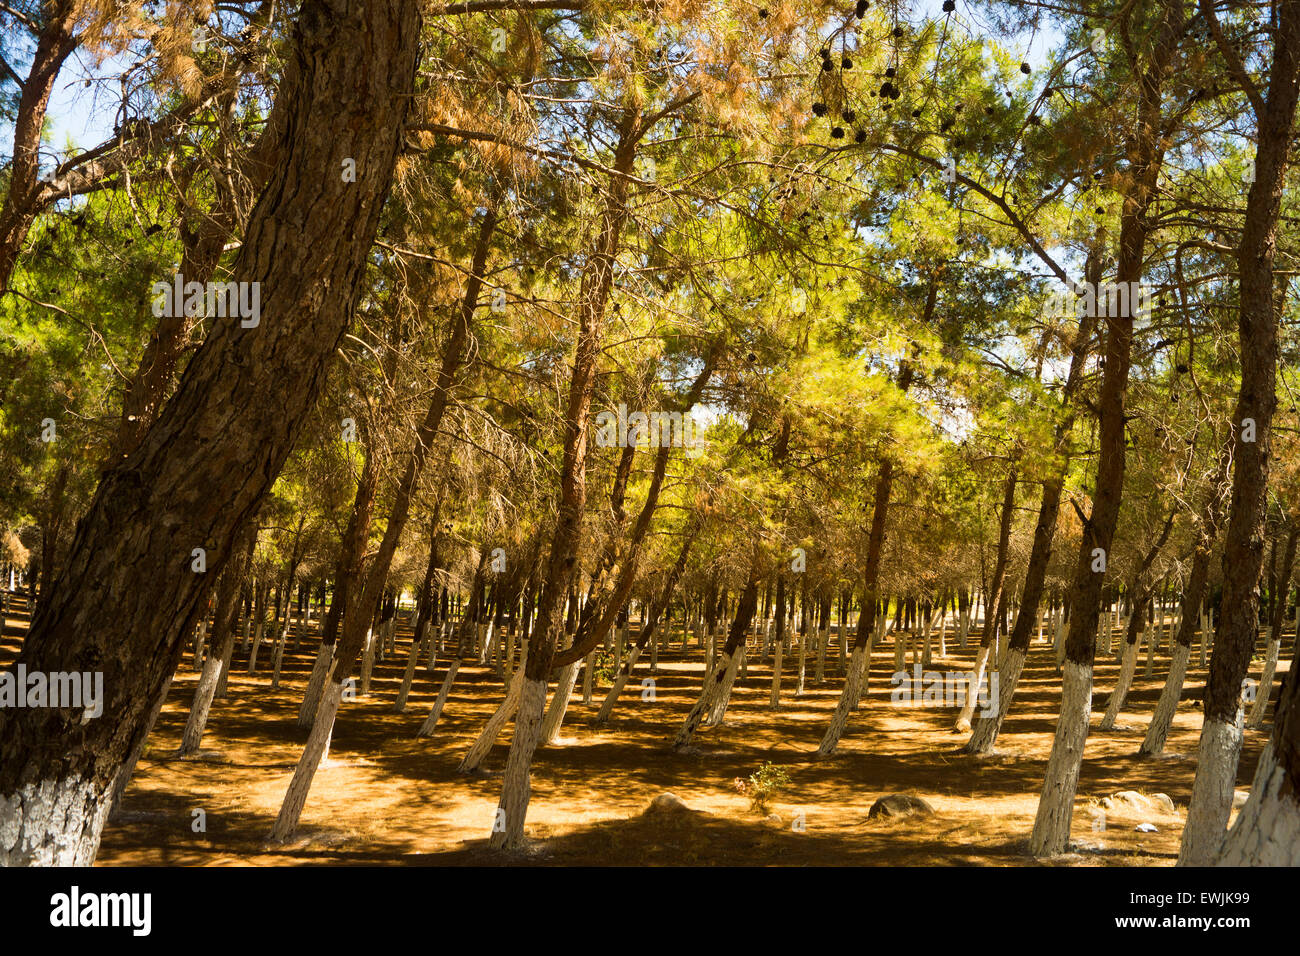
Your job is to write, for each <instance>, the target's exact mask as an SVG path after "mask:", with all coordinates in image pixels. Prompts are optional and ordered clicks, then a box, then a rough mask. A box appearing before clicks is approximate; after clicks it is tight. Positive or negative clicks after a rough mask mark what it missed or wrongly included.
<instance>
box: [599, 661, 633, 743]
mask: <svg viewBox="0 0 1300 956" xmlns="http://www.w3.org/2000/svg"><path fill="white" fill-rule="evenodd" d="M640 656H641V648H640V647H633V648H632V653H631V654H629V655H628V656H627V663H626V664H625V665H624V666H623V667H621V668H620V669H619V672H618V674H617V675H616V676H615V677H614V686H613V687H611V688H610V689H609V693H608V694H606V695H605V700H604V702H603V703H601V705H600V712H599V713H598V714H596V724H597V725H603V724H607V723H609V720H610V717H612V716H613V714H614V706H615V705H616V704H617V703H618V698H619V695H620V694H622V693H623V688H624V687H625V686H627V682H628V681H629V680H630V679H631V677H632V670H633V668H635V667H636V662H637V659H638V658H640Z"/></svg>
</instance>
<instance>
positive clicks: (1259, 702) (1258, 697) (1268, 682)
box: [1246, 638, 1282, 730]
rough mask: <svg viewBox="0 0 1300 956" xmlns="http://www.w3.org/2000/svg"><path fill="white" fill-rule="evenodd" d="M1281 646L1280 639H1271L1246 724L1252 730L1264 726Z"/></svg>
mask: <svg viewBox="0 0 1300 956" xmlns="http://www.w3.org/2000/svg"><path fill="white" fill-rule="evenodd" d="M1281 648H1282V641H1281V640H1280V639H1278V638H1270V639H1269V642H1268V653H1267V654H1266V655H1265V657H1264V673H1263V674H1261V675H1260V677H1259V687H1257V688H1256V689H1255V703H1254V705H1253V706H1252V707H1251V708H1250V719H1249V720H1248V721H1247V722H1246V726H1247V727H1249V728H1250V729H1251V730H1258V729H1259V728H1260V727H1262V726H1264V713H1265V712H1266V711H1267V710H1268V698H1269V694H1270V693H1271V691H1272V689H1273V675H1274V674H1275V673H1276V672H1277V657H1278V652H1279V651H1280V650H1281Z"/></svg>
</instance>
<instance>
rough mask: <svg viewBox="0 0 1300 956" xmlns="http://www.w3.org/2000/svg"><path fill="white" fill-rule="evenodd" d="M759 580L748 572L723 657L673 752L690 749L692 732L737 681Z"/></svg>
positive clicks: (693, 732) (708, 681)
mask: <svg viewBox="0 0 1300 956" xmlns="http://www.w3.org/2000/svg"><path fill="white" fill-rule="evenodd" d="M758 580H759V579H758V575H757V569H755V570H754V572H751V574H750V579H749V581H748V583H746V585H745V589H744V590H743V591H742V592H741V594H740V602H739V603H738V604H737V606H736V616H735V617H734V618H732V620H731V630H730V631H729V632H728V633H727V643H726V645H725V646H724V647H723V649H722V654H721V655H720V656H719V658H718V662H717V664H716V665H715V666H714V668H713V671H712V672H711V673H709V674H707V675H706V676H705V678H704V686H703V687H702V688H701V689H700V696H699V698H698V699H697V700H696V701H695V705H694V706H693V707H692V708H691V710H690V713H688V714H687V715H686V720H685V721H683V722H682V726H681V728H680V729H679V730H678V731H677V736H676V737H675V738H674V739H673V749H674V750H682V749H683V748H685V747H688V746H690V744H691V741H693V740H694V739H695V732H696V731H697V730H699V728H700V724H701V723H703V721H704V719H705V717H706V716H711V715H712V713H713V712H714V705H715V704H716V703H717V702H718V701H719V699H720V695H722V694H724V693H728V692H729V688H730V684H731V682H733V681H734V680H735V679H736V668H737V665H738V664H739V663H740V656H741V655H742V654H743V653H744V647H743V645H744V643H745V634H746V632H748V630H749V625H750V622H751V621H753V619H754V611H755V609H756V608H757V607H758ZM719 719H720V718H719Z"/></svg>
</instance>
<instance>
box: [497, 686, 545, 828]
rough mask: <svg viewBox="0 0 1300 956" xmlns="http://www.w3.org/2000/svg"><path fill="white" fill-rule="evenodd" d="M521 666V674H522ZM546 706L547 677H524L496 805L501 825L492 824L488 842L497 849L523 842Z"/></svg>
mask: <svg viewBox="0 0 1300 956" xmlns="http://www.w3.org/2000/svg"><path fill="white" fill-rule="evenodd" d="M523 673H524V672H523V670H522V669H520V671H519V674H520V676H522V675H523ZM545 707H546V681H540V680H524V681H523V687H522V688H521V690H520V692H519V716H518V718H517V719H516V720H515V735H514V739H512V740H511V741H510V756H509V757H507V758H506V772H505V776H504V778H503V780H502V783H501V802H500V803H499V804H498V805H497V809H498V813H497V814H496V815H495V816H496V818H500V819H501V822H502V824H503V828H501V829H498V828H497V827H496V825H495V822H494V825H493V830H492V836H491V838H490V839H489V841H488V842H489V844H490V845H491V846H492V847H494V848H496V849H499V850H517V849H520V848H522V847H523V846H524V844H525V840H524V821H525V819H526V817H527V815H528V801H529V799H530V797H531V796H532V780H531V777H532V763H533V754H534V753H536V751H537V742H538V738H539V737H540V736H541V725H542V712H543V710H544V709H545Z"/></svg>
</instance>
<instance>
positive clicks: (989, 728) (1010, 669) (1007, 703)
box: [962, 647, 1025, 755]
mask: <svg viewBox="0 0 1300 956" xmlns="http://www.w3.org/2000/svg"><path fill="white" fill-rule="evenodd" d="M1024 667H1025V652H1024V651H1022V650H1020V649H1019V648H1017V647H1008V648H1007V651H1006V654H1005V655H1004V656H1003V659H1002V666H1001V667H1000V668H998V705H997V710H996V711H995V712H994V713H992V714H981V715H980V716H979V717H978V718H976V720H975V725H974V730H973V731H972V733H971V737H970V740H968V741H967V742H966V746H965V747H964V748H963V750H962V752H963V753H967V754H973V755H974V754H986V753H989V752H990V751H992V750H993V745H994V744H996V743H997V740H998V734H1000V733H1001V732H1002V722H1003V721H1004V720H1005V719H1006V716H1007V713H1008V711H1009V710H1010V709H1011V701H1012V700H1013V699H1014V698H1015V696H1016V686H1017V685H1018V684H1019V683H1020V674H1021V672H1022V671H1023V670H1024Z"/></svg>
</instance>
